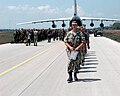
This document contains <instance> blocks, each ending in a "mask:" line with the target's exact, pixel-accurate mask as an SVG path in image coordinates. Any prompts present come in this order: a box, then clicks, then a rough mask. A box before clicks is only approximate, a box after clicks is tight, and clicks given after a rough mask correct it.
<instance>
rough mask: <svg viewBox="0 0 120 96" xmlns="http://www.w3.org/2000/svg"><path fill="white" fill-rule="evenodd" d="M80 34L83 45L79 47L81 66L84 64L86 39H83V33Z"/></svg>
mask: <svg viewBox="0 0 120 96" xmlns="http://www.w3.org/2000/svg"><path fill="white" fill-rule="evenodd" d="M80 34H81V38H82V41H83V42H84V45H83V47H82V48H81V61H82V62H81V63H82V66H84V59H85V47H86V40H85V37H86V36H85V34H84V33H82V32H81V33H80Z"/></svg>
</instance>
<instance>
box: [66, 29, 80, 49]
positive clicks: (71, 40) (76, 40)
mask: <svg viewBox="0 0 120 96" xmlns="http://www.w3.org/2000/svg"><path fill="white" fill-rule="evenodd" d="M65 42H67V43H68V44H70V45H71V46H73V47H77V46H79V45H80V44H81V34H80V32H76V33H74V32H72V31H70V32H69V33H68V34H67V36H66V37H65Z"/></svg>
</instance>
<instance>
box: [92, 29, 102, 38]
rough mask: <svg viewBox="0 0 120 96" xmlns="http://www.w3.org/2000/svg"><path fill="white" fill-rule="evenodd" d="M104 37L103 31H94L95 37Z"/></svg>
mask: <svg viewBox="0 0 120 96" xmlns="http://www.w3.org/2000/svg"><path fill="white" fill-rule="evenodd" d="M98 35H99V36H103V31H102V30H95V31H94V37H97V36H98Z"/></svg>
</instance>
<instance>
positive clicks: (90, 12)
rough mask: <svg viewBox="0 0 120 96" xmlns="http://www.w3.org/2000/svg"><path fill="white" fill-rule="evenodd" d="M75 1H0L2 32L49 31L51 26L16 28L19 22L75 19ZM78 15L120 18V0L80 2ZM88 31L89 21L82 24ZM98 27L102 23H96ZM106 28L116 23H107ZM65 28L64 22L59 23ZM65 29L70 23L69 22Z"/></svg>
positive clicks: (58, 24)
mask: <svg viewBox="0 0 120 96" xmlns="http://www.w3.org/2000/svg"><path fill="white" fill-rule="evenodd" d="M73 1H74V0H0V29H18V28H50V27H51V25H52V23H44V24H43V23H42V24H30V25H20V26H18V25H16V23H20V22H27V21H36V20H44V19H55V18H65V17H72V16H73V14H74V12H73V5H74V2H73ZM77 4H78V6H77V7H78V9H77V11H78V15H79V16H82V17H84V16H85V17H106V18H115V19H120V10H119V9H120V5H119V4H120V0H77ZM83 23H84V24H86V25H87V27H88V28H89V27H90V26H89V24H90V21H89V22H88V21H86V22H83ZM94 23H95V27H99V24H100V21H99V22H98V21H97V22H94ZM104 23H105V25H106V26H108V25H110V24H113V22H104ZM56 24H57V26H58V28H62V27H61V24H62V22H57V23H56ZM66 25H67V26H66V28H67V27H68V25H69V22H66Z"/></svg>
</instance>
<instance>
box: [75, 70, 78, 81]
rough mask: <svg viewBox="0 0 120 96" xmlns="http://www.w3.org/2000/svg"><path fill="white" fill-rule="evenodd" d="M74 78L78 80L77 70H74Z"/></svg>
mask: <svg viewBox="0 0 120 96" xmlns="http://www.w3.org/2000/svg"><path fill="white" fill-rule="evenodd" d="M74 80H75V81H78V78H77V72H74Z"/></svg>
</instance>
